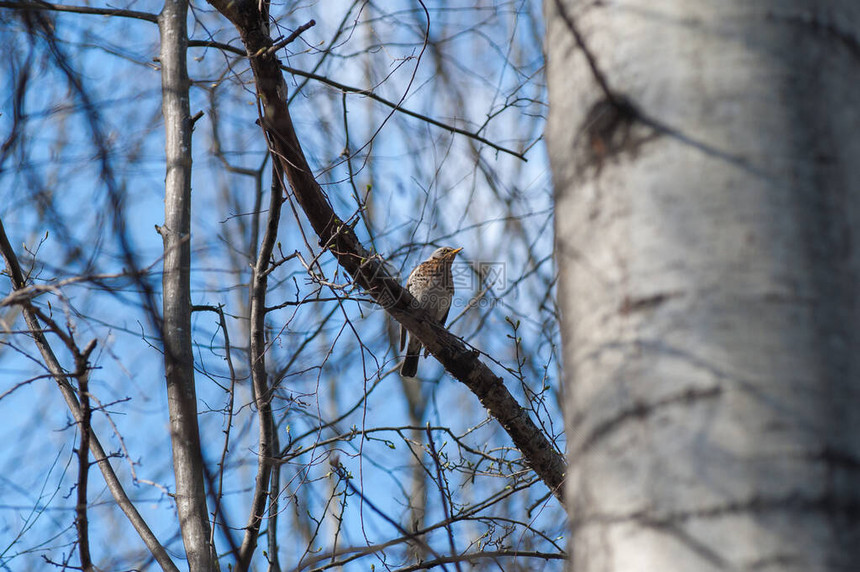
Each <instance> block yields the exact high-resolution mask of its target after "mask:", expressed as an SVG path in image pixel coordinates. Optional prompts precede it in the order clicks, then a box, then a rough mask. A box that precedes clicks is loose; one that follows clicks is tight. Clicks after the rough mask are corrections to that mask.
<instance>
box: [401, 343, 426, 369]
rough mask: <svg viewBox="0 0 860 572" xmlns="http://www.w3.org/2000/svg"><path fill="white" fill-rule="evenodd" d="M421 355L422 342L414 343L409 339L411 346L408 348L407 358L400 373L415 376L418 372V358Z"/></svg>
mask: <svg viewBox="0 0 860 572" xmlns="http://www.w3.org/2000/svg"><path fill="white" fill-rule="evenodd" d="M420 356H421V344H417V343H414V342H413V341H412V340H411V339H410V340H409V346H408V347H407V349H406V359H404V360H403V365H402V366H400V375H402V376H403V377H415V374H417V373H418V358H419V357H420Z"/></svg>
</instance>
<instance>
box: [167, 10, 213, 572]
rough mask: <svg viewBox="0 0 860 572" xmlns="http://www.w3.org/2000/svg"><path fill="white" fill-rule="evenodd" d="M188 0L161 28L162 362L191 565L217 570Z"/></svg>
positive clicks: (179, 509)
mask: <svg viewBox="0 0 860 572" xmlns="http://www.w3.org/2000/svg"><path fill="white" fill-rule="evenodd" d="M187 17H188V5H187V3H186V0H166V1H165V3H164V9H163V11H162V12H161V15H160V16H159V19H158V24H159V29H160V31H161V57H160V60H161V78H162V110H163V114H164V128H165V140H166V142H165V153H166V163H167V175H166V180H165V194H164V221H165V222H164V226H163V227H161V228H160V232H161V235H162V238H163V239H164V277H163V289H164V308H163V311H164V324H163V332H162V337H163V340H164V369H165V375H166V377H167V403H168V407H169V409H170V436H171V441H172V445H173V469H174V475H175V478H176V508H177V512H178V513H179V525H180V527H181V530H182V541H183V543H184V545H185V552H186V555H187V557H188V565H189V568H190V570H192V571H197V570H200V571H207V572H208V571H210V570H213V569H217V566H218V565H217V560H216V557H215V551H214V548H213V547H212V546H210V528H209V519H208V511H207V510H206V494H205V489H204V485H203V456H202V453H201V450H200V435H199V431H198V426H197V395H196V391H195V387H194V355H193V353H192V346H191V290H190V267H191V128H192V122H191V114H190V106H189V101H188V89H189V87H190V85H191V83H190V81H189V79H188V70H187V68H186V59H185V52H186V48H187V45H188V32H187V27H186V20H187Z"/></svg>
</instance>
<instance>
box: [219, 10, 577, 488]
mask: <svg viewBox="0 0 860 572" xmlns="http://www.w3.org/2000/svg"><path fill="white" fill-rule="evenodd" d="M209 2H210V4H212V5H213V6H214V7H215V8H216V9H217V10H218V11H219V12H221V13H222V14H223V15H225V16H226V17H227V18H228V19H230V21H231V22H233V24H234V25H235V26H236V28H237V29H238V31H239V34H240V36H241V38H242V42H243V43H244V45H245V49H246V51H247V53H248V54H256V53H263V55H262V56H259V57H253V58H250V62H251V69H252V70H253V72H254V78H255V80H256V88H257V93H258V96H259V98H260V103H261V107H262V117H261V118H260V122H261V125H262V127H263V128H264V129H265V131H266V134H267V136H268V138H269V144H270V149H271V152H272V156H273V159H274V160H275V161H276V162H277V163H279V164H280V165H281V169H282V170H283V172H284V174H285V175H286V177H287V180H288V181H289V183H290V186H291V187H292V189H293V191H294V193H295V196H296V199H297V200H298V202H299V204H300V206H301V207H302V209H303V210H304V212H305V214H306V216H307V217H308V220H309V221H310V223H311V225H312V226H313V228H314V230H315V231H316V233H317V235H318V237H319V243H320V245H321V246H322V247H323V248H325V249H328V250H329V251H330V252H331V253H332V254H333V255H334V256H335V258H336V259H337V261H338V263H339V264H340V265H341V266H342V267H343V268H344V269H345V270H346V271H347V272H348V273H349V274H350V276H352V278H353V279H354V280H355V282H356V283H357V284H358V285H359V286H360V287H362V288H363V289H364V290H366V291H367V292H368V293H369V294H370V295H371V296H372V297H373V298H374V300H375V301H376V302H377V303H378V304H379V305H380V306H382V307H383V308H385V309H386V310H387V311H388V313H389V314H390V315H391V316H392V317H393V318H394V319H395V320H397V321H398V322H399V323H400V324H402V325H403V326H405V327H406V329H407V330H409V332H410V333H412V334H413V335H415V336H416V337H417V338H418V339H419V340H421V342H422V343H423V344H424V346H425V347H426V348H428V349H429V351H430V353H432V354H433V356H434V357H436V359H438V360H439V362H441V363H442V365H443V366H444V367H445V369H446V370H448V372H450V373H451V374H452V375H453V376H454V377H455V378H456V379H458V380H459V381H461V382H462V383H464V384H465V385H466V386H467V387H468V388H469V389H470V390H471V391H472V392H473V393H474V394H475V395H476V396H477V397H478V399H479V400H480V401H481V403H482V404H483V406H484V407H485V408H486V409H487V410H488V411H489V412H490V414H491V415H492V416H493V417H495V418H496V419H497V420H498V421H499V423H501V425H502V427H504V429H505V431H507V433H508V435H510V437H511V439H512V440H513V442H514V444H515V445H516V447H517V448H518V449H519V450H520V452H522V454H523V455H524V456H525V458H526V459H527V460H528V462H529V464H530V465H531V467H532V468H533V469H534V471H535V472H536V473H537V474H538V475H539V476H540V478H541V479H542V480H543V481H544V483H545V484H546V485H547V486H548V487H549V489H550V490H551V491H552V492H553V494H554V495H555V496H556V498H558V499H559V500H561V499H562V494H563V493H562V486H561V485H562V482H563V480H564V473H565V470H566V466H565V462H564V458H563V456H562V455H561V454H559V453H558V452H557V451H556V450H555V449H554V447H553V444H552V443H551V442H550V441H549V439H548V438H547V436H546V435H544V434H543V433H542V432H541V431H540V429H539V428H538V427H537V426H536V425H535V423H534V422H533V421H532V420H531V419H530V418H529V415H528V412H527V411H526V410H524V409H523V408H522V407H520V405H519V404H518V403H517V402H516V400H515V399H514V397H513V396H512V395H511V394H510V392H509V391H508V390H507V388H505V386H504V383H503V382H502V379H501V378H500V377H498V376H496V375H495V374H494V373H493V372H492V371H491V370H490V368H489V367H487V366H486V365H485V364H484V363H483V362H481V361H480V360H479V359H478V356H479V353H478V352H477V351H475V350H472V349H470V348H468V347H467V346H466V344H464V343H463V341H462V340H460V339H459V338H457V337H456V336H454V335H453V334H451V333H450V332H448V331H447V330H446V329H445V328H444V327H442V326H441V325H440V324H439V323H438V322H437V321H435V320H433V319H432V318H431V317H430V316H429V314H427V313H426V312H424V311H423V310H421V309H420V308H419V306H418V304H417V302H416V301H415V299H414V298H413V297H412V296H411V295H410V294H409V292H407V291H406V290H405V289H404V288H403V287H402V286H401V285H400V283H399V282H398V280H397V279H396V278H394V277H393V276H391V275H390V274H389V272H388V270H387V269H386V267H385V261H384V260H383V259H382V258H381V257H379V256H378V255H371V254H370V253H368V251H367V250H366V249H365V248H364V246H363V245H362V244H361V243H360V242H359V240H358V237H357V236H356V235H355V233H354V232H353V230H352V228H350V227H349V225H347V224H345V223H344V222H343V221H341V220H340V218H338V216H337V215H336V214H335V213H334V211H333V209H332V207H331V205H330V204H329V202H328V200H327V198H326V197H325V195H324V194H323V192H322V189H321V188H320V186H319V185H318V184H317V182H316V180H315V179H314V176H313V174H312V172H311V169H310V167H309V166H308V163H307V160H306V159H305V156H304V153H303V151H302V148H301V145H300V144H299V141H298V137H297V135H296V133H295V130H294V128H293V123H292V118H291V117H290V112H289V109H288V108H287V104H286V101H287V100H286V97H287V86H286V83H285V81H284V78H283V76H282V74H281V70H280V62H279V61H278V60H277V58H276V57H274V55H267V54H266V52H265V50H266V49H267V48H268V47H269V46H271V45H272V40H271V38H270V37H269V35H268V26H267V23H266V22H265V20H264V19H263V18H262V16H261V14H260V12H259V11H258V9H257V4H256V2H248V1H246V2H237V1H235V0H233V1H228V0H209ZM261 49H262V50H264V51H263V52H260V50H261Z"/></svg>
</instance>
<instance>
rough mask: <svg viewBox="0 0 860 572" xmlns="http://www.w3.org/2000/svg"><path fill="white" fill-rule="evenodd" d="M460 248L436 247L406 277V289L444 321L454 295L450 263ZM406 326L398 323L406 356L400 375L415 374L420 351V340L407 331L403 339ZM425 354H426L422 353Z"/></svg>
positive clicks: (425, 307)
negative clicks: (407, 340)
mask: <svg viewBox="0 0 860 572" xmlns="http://www.w3.org/2000/svg"><path fill="white" fill-rule="evenodd" d="M461 250H463V249H462V248H451V247H450V246H443V247H442V248H438V249H436V250H435V251H434V252H433V254H431V255H430V258H428V259H427V260H425V261H424V262H422V263H421V264H419V265H418V266H416V267H415V269H414V270H413V271H412V273H411V274H410V275H409V278H408V279H407V280H406V289H407V290H408V291H409V293H410V294H412V295H413V296H414V297H415V300H417V302H418V304H419V306H420V307H421V308H424V309H425V310H426V311H428V312H429V313H430V315H431V316H433V318H435V319H437V320H439V322H441V323H442V324H443V325H444V324H445V320H446V319H447V318H448V310H450V309H451V299H452V298H453V297H454V276H453V274H452V272H451V264H452V263H453V262H454V259H455V258H456V257H457V253H458V252H460V251H461ZM406 338H407V331H406V328H404V327H403V326H400V351H403V348H404V346H405V347H406V359H404V360H403V365H402V366H400V375H402V376H403V377H415V375H416V374H417V373H418V358H419V357H420V355H421V342H420V341H418V339H417V338H416V337H415V336H413V335H411V334H409V343H408V344H407V343H406ZM424 355H425V357H426V356H427V354H426V353H425V354H424Z"/></svg>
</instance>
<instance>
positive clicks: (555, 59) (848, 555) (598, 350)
mask: <svg viewBox="0 0 860 572" xmlns="http://www.w3.org/2000/svg"><path fill="white" fill-rule="evenodd" d="M545 13H546V20H547V50H548V60H549V62H548V68H547V69H548V71H547V73H548V79H549V101H550V113H549V121H548V125H549V127H548V130H547V144H548V147H549V152H550V157H551V163H552V170H553V177H554V182H555V186H556V219H555V220H556V251H557V262H558V266H559V269H560V274H561V276H560V287H559V305H560V308H561V312H562V331H563V336H564V354H563V355H564V368H565V388H566V397H565V399H566V407H567V411H566V423H567V434H568V439H569V443H568V449H569V450H568V458H569V462H570V469H569V471H568V475H567V480H566V487H567V488H566V499H567V503H568V506H569V509H570V510H569V513H570V515H571V525H572V539H571V550H572V560H571V565H570V566H571V569H572V570H576V572H589V571H594V570H600V571H601V572H608V571H622V570H624V571H661V572H671V571H674V570H679V571H684V572H689V571H699V570H780V571H786V570H803V571H809V570H849V569H850V570H856V569H857V566H858V562H860V542H858V540H860V537H858V533H860V526H858V517H857V515H858V511H857V509H858V499H860V486H858V477H860V454H858V453H860V451H858V450H860V407H858V403H860V336H858V334H857V324H858V323H860V311H858V304H857V302H856V298H857V295H858V293H860V284H858V275H860V234H858V230H857V229H858V228H860V225H858V222H860V220H858V218H860V188H858V187H860V137H858V136H857V133H858V128H860V97H858V94H857V88H856V79H855V78H857V77H860V57H858V54H860V35H858V32H857V30H860V10H858V8H857V4H856V2H853V1H852V0H844V1H836V0H834V1H830V2H815V1H813V0H805V1H802V0H791V1H790V0H781V1H776V0H768V1H766V0H760V1H757V2H749V1H747V0H721V1H719V2H713V1H706V0H698V1H695V0H662V1H657V2H655V1H652V0H628V1H625V2H602V3H592V2H578V1H574V0H546V1H545Z"/></svg>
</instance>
